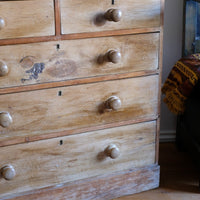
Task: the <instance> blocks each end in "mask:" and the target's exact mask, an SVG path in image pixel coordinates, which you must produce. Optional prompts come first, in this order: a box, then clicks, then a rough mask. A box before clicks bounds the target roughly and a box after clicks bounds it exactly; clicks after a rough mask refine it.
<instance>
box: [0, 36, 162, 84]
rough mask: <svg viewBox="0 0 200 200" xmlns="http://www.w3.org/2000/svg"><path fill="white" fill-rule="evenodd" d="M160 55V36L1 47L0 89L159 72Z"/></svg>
mask: <svg viewBox="0 0 200 200" xmlns="http://www.w3.org/2000/svg"><path fill="white" fill-rule="evenodd" d="M111 50H114V51H115V53H114V54H111V53H108V52H111ZM158 51H159V33H153V34H141V35H126V36H116V37H104V38H93V39H82V40H68V41H59V42H47V43H37V44H26V45H15V46H13V45H10V46H1V47H0V66H1V68H3V67H7V69H8V74H7V73H5V74H4V76H1V77H0V88H4V87H12V86H19V85H29V84H37V83H45V82H52V81H61V80H68V79H75V78H85V77H92V76H101V75H108V74H119V73H128V72H134V71H141V70H156V69H157V68H158ZM119 53H120V54H121V59H120V55H119ZM108 59H110V60H108ZM111 61H112V62H111ZM113 62H114V63H113ZM116 62H117V63H116Z"/></svg>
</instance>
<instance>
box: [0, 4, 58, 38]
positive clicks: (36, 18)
mask: <svg viewBox="0 0 200 200" xmlns="http://www.w3.org/2000/svg"><path fill="white" fill-rule="evenodd" d="M44 8H45V9H44ZM0 19H1V20H0V39H6V38H21V37H35V36H45V35H54V34H55V25H54V1H53V0H42V1H41V0H29V1H1V2H0Z"/></svg>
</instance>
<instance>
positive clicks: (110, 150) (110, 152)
mask: <svg viewBox="0 0 200 200" xmlns="http://www.w3.org/2000/svg"><path fill="white" fill-rule="evenodd" d="M104 153H105V154H106V156H108V157H110V158H112V159H115V158H118V157H119V155H120V151H119V148H118V147H117V146H116V145H115V144H111V145H109V146H108V147H107V148H106V149H105V150H104Z"/></svg>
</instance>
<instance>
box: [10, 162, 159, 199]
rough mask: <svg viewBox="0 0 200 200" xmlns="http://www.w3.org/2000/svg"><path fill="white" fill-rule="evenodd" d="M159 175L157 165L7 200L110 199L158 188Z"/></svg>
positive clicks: (76, 182) (41, 190)
mask: <svg viewBox="0 0 200 200" xmlns="http://www.w3.org/2000/svg"><path fill="white" fill-rule="evenodd" d="M159 172H160V168H159V166H157V165H152V166H147V167H144V168H137V169H135V170H128V171H126V170H124V171H123V172H122V171H120V172H117V173H112V174H110V175H102V176H98V177H94V178H90V179H86V180H80V181H75V182H72V183H69V184H63V185H62V186H61V187H59V188H58V187H55V188H51V187H49V188H46V189H40V190H37V191H34V192H32V193H28V194H27V193H25V194H23V195H22V196H19V197H14V198H12V197H10V198H9V200H11V199H12V200H27V199H29V200H55V199H56V200H77V199H78V200H86V199H87V200H94V199H95V200H102V199H103V200H110V199H113V198H116V197H118V196H121V194H127V195H128V194H130V193H137V192H139V191H145V190H149V189H152V188H156V187H158V185H159V181H158V180H159V174H160V173H159ZM133 183H135V184H133ZM144 185H145V187H144ZM74 191H76V192H74ZM7 200H8V199H7Z"/></svg>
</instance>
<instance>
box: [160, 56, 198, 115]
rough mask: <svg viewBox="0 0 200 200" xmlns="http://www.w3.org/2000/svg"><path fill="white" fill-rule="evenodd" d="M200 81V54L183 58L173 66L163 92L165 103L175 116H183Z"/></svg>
mask: <svg viewBox="0 0 200 200" xmlns="http://www.w3.org/2000/svg"><path fill="white" fill-rule="evenodd" d="M199 79H200V53H199V54H193V55H190V56H188V57H185V58H181V59H180V60H179V61H178V62H176V64H175V65H174V66H173V68H172V70H171V72H170V74H169V76H168V78H167V80H166V81H165V83H164V85H163V87H162V92H163V93H164V94H165V98H164V102H165V103H166V104H167V106H168V108H169V110H170V111H171V112H173V113H175V114H183V113H184V111H185V105H186V101H187V99H188V97H189V96H190V94H191V92H192V90H193V88H194V86H195V85H196V84H197V82H198V80H199Z"/></svg>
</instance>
